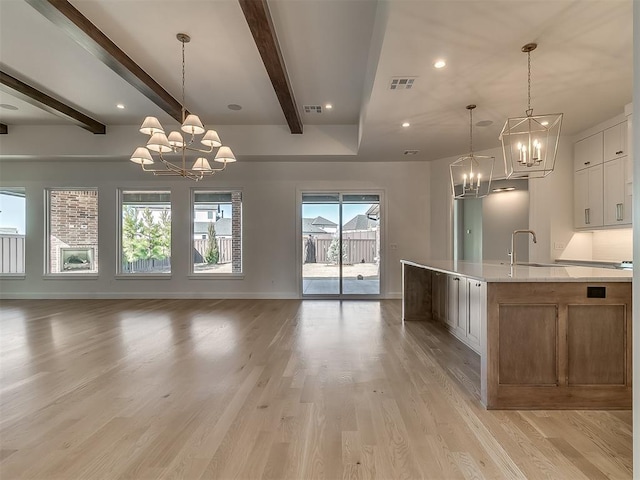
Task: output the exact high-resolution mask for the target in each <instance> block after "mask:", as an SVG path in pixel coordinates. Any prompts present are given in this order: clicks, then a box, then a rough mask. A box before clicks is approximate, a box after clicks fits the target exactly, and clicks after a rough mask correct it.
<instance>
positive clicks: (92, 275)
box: [42, 273, 98, 280]
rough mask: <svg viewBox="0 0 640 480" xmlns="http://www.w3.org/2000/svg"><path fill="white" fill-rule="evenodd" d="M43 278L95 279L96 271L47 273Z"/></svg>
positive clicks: (96, 276)
mask: <svg viewBox="0 0 640 480" xmlns="http://www.w3.org/2000/svg"><path fill="white" fill-rule="evenodd" d="M42 278H43V279H44V280H97V279H98V274H97V273H47V274H45V275H43V276H42Z"/></svg>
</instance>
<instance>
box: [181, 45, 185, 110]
mask: <svg viewBox="0 0 640 480" xmlns="http://www.w3.org/2000/svg"><path fill="white" fill-rule="evenodd" d="M180 43H182V121H183V122H184V120H185V110H186V109H185V106H184V40H181V42H180Z"/></svg>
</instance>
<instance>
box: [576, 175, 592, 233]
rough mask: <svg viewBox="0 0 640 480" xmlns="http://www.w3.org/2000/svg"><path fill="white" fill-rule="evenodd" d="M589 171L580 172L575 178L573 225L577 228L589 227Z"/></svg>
mask: <svg viewBox="0 0 640 480" xmlns="http://www.w3.org/2000/svg"><path fill="white" fill-rule="evenodd" d="M588 209H589V170H588V169H585V170H580V171H578V172H576V173H574V176H573V224H574V225H575V227H576V228H585V227H586V226H587V215H588V213H589V211H588Z"/></svg>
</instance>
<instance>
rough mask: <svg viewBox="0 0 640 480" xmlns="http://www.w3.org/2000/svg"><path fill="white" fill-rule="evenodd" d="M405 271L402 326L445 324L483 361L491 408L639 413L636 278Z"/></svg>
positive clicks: (485, 397) (485, 398)
mask: <svg viewBox="0 0 640 480" xmlns="http://www.w3.org/2000/svg"><path fill="white" fill-rule="evenodd" d="M402 267H403V321H410V320H414V321H416V320H417V321H424V320H432V321H437V322H439V323H441V324H442V325H443V326H444V327H445V328H447V329H448V330H449V332H450V333H451V334H453V335H455V336H456V338H458V339H459V340H460V341H461V342H463V343H465V344H466V345H467V346H468V347H469V348H471V349H472V350H474V351H475V352H476V353H478V354H479V355H480V390H481V401H482V403H483V404H484V406H485V407H486V408H488V409H518V410H523V409H543V410H550V409H630V408H631V404H632V397H631V379H632V375H631V364H632V362H631V345H632V344H631V319H632V312H631V289H632V284H631V282H630V281H628V282H627V281H622V282H621V281H609V282H602V281H589V282H586V281H585V282H582V281H559V282H554V281H491V279H487V280H485V281H481V280H477V279H474V278H470V277H467V276H464V275H460V274H456V273H450V272H449V273H447V272H443V271H437V270H432V269H429V268H427V267H425V268H421V267H418V266H414V265H411V264H404V263H403V265H402ZM600 280H601V279H600Z"/></svg>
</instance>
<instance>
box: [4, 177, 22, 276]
mask: <svg viewBox="0 0 640 480" xmlns="http://www.w3.org/2000/svg"><path fill="white" fill-rule="evenodd" d="M26 221H27V209H26V201H25V189H24V188H22V187H16V188H2V189H0V274H7V275H11V274H19V275H24V242H25V224H26Z"/></svg>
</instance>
